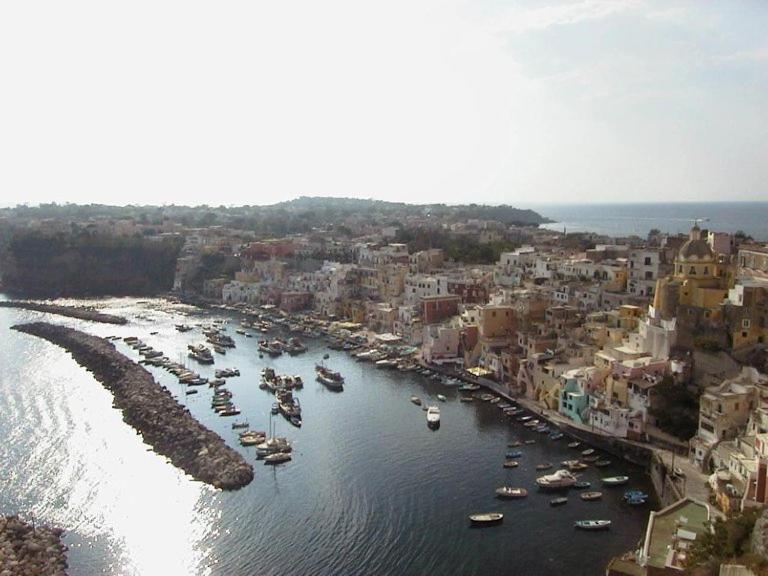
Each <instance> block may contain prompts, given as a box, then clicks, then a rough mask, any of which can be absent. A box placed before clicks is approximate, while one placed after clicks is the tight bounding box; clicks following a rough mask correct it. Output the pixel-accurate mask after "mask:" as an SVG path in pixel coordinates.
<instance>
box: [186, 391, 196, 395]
mask: <svg viewBox="0 0 768 576" xmlns="http://www.w3.org/2000/svg"><path fill="white" fill-rule="evenodd" d="M184 394H186V395H187V396H191V395H192V394H197V390H187V391H186V392H184Z"/></svg>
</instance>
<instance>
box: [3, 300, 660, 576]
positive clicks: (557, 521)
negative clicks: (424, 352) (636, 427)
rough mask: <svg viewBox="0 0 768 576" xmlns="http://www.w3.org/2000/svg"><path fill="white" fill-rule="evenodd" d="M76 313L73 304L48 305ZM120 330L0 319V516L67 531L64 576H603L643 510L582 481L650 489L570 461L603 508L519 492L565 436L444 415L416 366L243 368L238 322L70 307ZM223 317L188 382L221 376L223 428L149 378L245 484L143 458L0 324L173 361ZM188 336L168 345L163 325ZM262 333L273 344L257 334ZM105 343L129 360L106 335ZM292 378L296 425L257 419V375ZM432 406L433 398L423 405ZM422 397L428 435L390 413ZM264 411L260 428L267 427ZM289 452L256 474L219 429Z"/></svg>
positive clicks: (481, 408) (614, 468) (205, 401)
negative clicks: (331, 376)
mask: <svg viewBox="0 0 768 576" xmlns="http://www.w3.org/2000/svg"><path fill="white" fill-rule="evenodd" d="M65 303H70V304H82V303H83V301H73V302H65ZM87 303H88V304H92V305H95V306H97V307H98V308H100V309H101V310H102V311H105V312H110V313H114V314H121V315H123V316H126V317H127V318H128V319H129V323H128V324H127V325H125V326H112V325H106V324H97V323H93V322H88V321H82V320H76V319H70V318H63V317H60V316H53V315H49V314H43V313H39V312H32V311H25V310H14V309H9V308H2V309H0V333H2V344H0V365H1V366H2V367H3V370H2V372H0V435H1V436H2V438H3V442H2V443H0V463H1V464H0V470H2V474H1V475H0V513H3V514H17V513H18V514H20V515H21V516H22V517H24V518H26V519H27V520H30V521H35V522H37V523H46V524H51V525H55V526H60V527H62V528H64V529H65V530H66V535H65V543H66V545H67V546H69V565H70V568H69V574H70V575H71V576H97V575H105V574H107V575H119V576H128V575H131V576H133V575H141V576H155V575H157V576H160V575H162V576H204V575H222V576H223V575H227V576H241V575H242V576H250V575H279V576H290V575H297V576H299V575H301V576H311V575H317V576H321V575H323V576H325V575H327V576H339V575H342V576H346V575H350V576H351V575H382V576H384V575H392V576H395V575H417V574H461V575H499V574H521V575H522V574H525V575H532V576H536V575H541V576H550V575H551V576H554V575H562V574H569V575H574V576H579V575H585V576H586V575H589V576H592V575H596V574H602V573H603V568H604V566H605V564H606V563H607V562H608V561H609V559H610V558H611V557H612V556H614V555H617V554H621V553H624V552H626V551H628V550H631V549H633V548H634V547H635V546H636V545H637V543H638V541H639V540H640V539H641V537H642V534H643V530H644V527H645V525H646V522H647V520H648V514H649V508H647V507H640V508H637V507H630V506H628V505H627V504H626V503H624V502H623V499H622V494H623V492H624V488H615V489H610V488H608V489H605V488H600V478H601V477H602V476H615V475H623V474H626V475H629V476H630V478H631V481H630V484H629V486H628V487H629V488H634V489H640V490H645V491H650V490H651V485H650V482H649V479H648V477H647V476H646V475H645V474H644V472H643V471H642V470H641V469H639V468H637V467H635V466H633V465H631V464H628V463H624V462H620V461H617V460H616V459H615V458H612V460H613V461H614V462H613V463H612V464H611V465H610V466H609V467H608V468H605V469H597V468H589V469H587V470H585V471H584V472H583V474H582V478H583V479H584V480H588V481H590V482H592V484H593V486H594V487H595V488H597V489H602V490H603V492H604V496H603V499H602V500H599V501H595V502H584V501H582V500H580V499H579V498H578V496H577V495H576V494H573V493H572V494H571V495H570V498H569V501H568V503H567V504H566V505H565V506H561V507H556V508H553V507H551V506H550V505H549V500H550V498H552V496H551V495H550V494H546V493H541V492H539V491H538V490H537V489H536V485H535V479H536V477H537V476H540V475H541V474H543V472H539V471H536V469H535V466H536V465H537V464H541V463H545V462H550V463H553V465H554V467H553V468H552V470H554V469H556V468H557V465H558V463H559V462H561V461H562V460H566V459H572V458H576V457H578V452H577V451H576V450H573V449H569V448H568V447H567V446H566V442H567V440H565V439H563V440H560V441H552V440H550V439H549V438H548V437H547V435H545V434H539V433H536V432H535V431H530V430H529V429H527V428H524V427H523V426H522V424H521V423H519V422H517V421H515V420H514V419H509V418H506V417H504V416H503V415H502V413H501V411H500V410H499V409H498V408H497V407H496V406H494V405H491V404H487V403H483V402H478V401H475V402H472V403H461V402H459V401H458V397H459V395H460V393H459V391H458V390H457V389H456V388H455V387H449V386H445V385H443V384H442V383H438V382H435V381H433V380H430V379H428V378H425V377H423V376H421V375H419V374H416V373H409V372H398V371H397V370H394V371H390V370H383V369H377V368H376V367H375V366H373V365H372V364H369V363H363V362H357V361H355V360H354V359H353V358H352V357H350V356H349V355H348V354H347V353H346V352H343V351H333V350H330V349H329V348H328V347H327V345H326V342H324V341H323V340H321V339H309V340H308V341H307V343H308V346H309V350H308V352H306V353H305V354H303V355H300V356H294V357H291V356H281V357H278V358H269V357H266V356H265V357H263V358H262V357H260V356H259V353H258V349H257V340H258V337H257V336H254V337H252V338H248V337H246V336H244V335H241V334H237V333H236V332H235V329H236V328H238V327H239V320H240V319H239V318H238V317H237V316H236V315H234V314H231V313H228V312H224V311H216V312H207V311H201V310H199V309H196V308H192V307H188V306H183V305H176V304H170V303H168V302H166V301H164V300H137V299H107V300H96V301H89V302H87ZM216 319H222V320H227V321H228V325H227V326H228V334H230V335H231V336H232V337H233V338H234V339H235V341H236V344H237V347H236V348H235V349H232V350H229V351H228V352H227V354H226V355H225V356H221V355H216V363H215V364H214V365H213V366H202V365H200V366H198V365H194V368H195V370H197V371H199V372H200V373H201V374H202V375H204V376H212V375H213V371H214V369H216V368H223V367H237V368H239V370H240V372H241V376H240V377H237V378H232V379H230V380H229V381H228V383H227V387H228V388H229V389H230V390H231V391H232V392H233V398H234V402H235V404H236V405H237V406H238V407H239V408H240V409H241V410H242V416H240V417H236V418H234V419H232V418H221V417H218V416H217V415H216V414H215V413H214V412H213V411H212V409H211V405H210V400H211V391H210V389H209V388H208V387H200V388H198V390H199V393H198V394H197V395H194V396H187V395H185V393H184V388H183V386H182V385H180V384H179V383H178V382H177V380H176V379H175V378H174V377H173V376H171V375H170V374H169V373H167V372H166V371H164V370H162V369H159V368H150V371H151V372H152V373H153V374H154V375H155V377H156V379H157V380H158V381H159V382H160V383H162V384H163V385H165V386H167V387H168V389H169V390H171V392H172V393H173V394H174V395H176V397H177V399H178V401H179V402H181V403H182V404H184V405H186V407H187V408H188V409H189V411H190V412H191V413H192V415H194V416H195V417H196V418H198V419H199V420H200V421H201V422H202V423H203V424H204V425H206V426H208V427H209V428H211V429H212V430H214V431H216V432H217V433H218V434H220V435H221V436H222V438H224V440H225V441H226V442H227V443H228V444H230V445H232V446H233V447H234V448H235V449H237V450H239V451H240V452H241V453H242V454H243V455H244V456H245V457H246V458H247V459H248V461H250V462H252V463H253V465H254V467H255V479H254V480H253V482H252V483H251V484H249V485H248V486H246V487H244V488H242V489H240V490H236V491H232V492H222V491H219V490H215V489H213V488H212V487H210V486H207V485H205V484H202V483H200V482H197V481H195V480H193V479H192V478H190V477H189V476H187V475H185V474H184V473H183V472H182V471H180V470H179V469H177V468H175V467H174V466H173V465H171V464H170V463H169V462H167V461H166V459H165V458H163V457H162V456H159V455H157V454H155V453H154V452H152V450H151V449H150V447H149V446H147V445H146V444H145V443H144V442H143V441H142V438H141V436H140V435H139V434H138V433H137V432H136V431H135V430H134V429H132V428H131V427H130V426H128V425H127V424H125V423H124V422H123V420H122V418H121V414H120V412H119V411H118V410H116V409H115V408H113V406H112V396H111V394H110V393H109V392H108V391H107V390H106V389H105V388H103V387H102V385H101V384H100V383H99V382H97V381H96V380H95V379H94V378H93V376H92V375H91V374H90V373H89V372H87V371H86V370H85V369H84V368H82V367H80V366H79V365H78V364H76V363H75V361H74V360H73V359H72V358H71V356H70V355H69V354H68V353H67V352H65V351H64V350H63V349H61V348H59V347H57V346H55V345H53V344H51V343H49V342H47V341H44V340H41V339H38V338H35V337H33V336H30V335H26V334H21V333H18V332H16V331H12V330H10V328H11V326H13V325H14V324H17V323H22V322H30V321H37V320H45V321H50V322H54V323H59V324H64V325H67V326H71V327H75V328H78V329H81V330H85V331H87V332H90V333H93V334H97V335H100V336H109V335H115V336H119V337H125V336H129V335H131V336H138V337H139V338H141V339H142V340H144V341H145V342H146V343H148V344H150V345H151V346H153V347H155V348H156V349H158V350H162V351H163V352H164V353H165V354H166V355H167V356H168V357H170V358H172V359H175V360H179V361H181V362H189V363H190V365H192V361H191V360H190V359H188V358H187V356H186V348H187V345H188V344H192V343H201V342H203V335H202V334H201V331H200V327H199V325H200V324H203V323H208V322H211V321H213V320H216ZM182 322H185V323H188V324H192V325H196V326H197V327H196V328H195V330H193V331H192V332H188V333H183V334H182V333H179V332H178V331H177V330H175V329H174V325H175V324H177V323H182ZM274 335H276V334H274ZM116 346H117V348H118V349H119V350H121V351H122V352H124V353H125V354H126V355H128V356H129V357H131V358H133V359H135V360H138V359H139V358H140V357H139V356H138V355H137V353H136V352H135V351H133V350H132V349H130V348H129V347H127V346H126V345H125V344H124V343H123V342H122V341H119V340H118V341H116ZM326 354H328V355H329V357H328V359H327V360H326V362H327V364H328V366H329V367H331V368H332V369H334V370H338V371H340V372H341V373H342V374H343V375H344V376H345V378H346V382H347V383H346V385H345V387H344V391H343V392H341V393H335V392H332V391H330V390H328V389H326V388H325V387H324V386H322V385H321V384H319V383H318V382H316V381H315V379H314V366H315V363H316V362H318V361H321V360H322V359H323V356H324V355H326ZM267 366H270V367H273V368H274V369H275V370H276V371H277V372H278V373H283V374H298V375H301V377H302V378H303V380H304V382H305V386H304V388H303V389H302V390H301V391H299V392H298V396H299V398H300V400H301V404H302V408H303V418H304V424H303V426H302V427H301V428H294V427H293V426H291V425H290V424H289V423H288V422H286V421H285V420H284V419H283V418H282V417H281V416H276V417H271V415H270V407H271V406H272V403H273V401H274V398H273V396H272V395H271V394H269V393H268V392H267V391H265V390H261V389H260V388H259V386H258V385H259V381H260V373H261V371H262V369H263V368H264V367H267ZM437 394H443V395H445V396H446V397H447V401H446V402H438V399H437ZM412 395H416V396H418V397H420V398H421V399H422V400H423V401H424V403H425V404H439V405H440V408H441V412H442V417H441V426H440V428H439V429H437V430H431V429H429V428H428V427H427V424H426V418H425V412H424V411H422V409H421V408H420V407H418V406H415V405H414V404H413V403H411V401H410V400H409V399H410V397H411V396H412ZM271 418H272V419H271ZM242 419H246V420H247V421H248V422H249V424H250V427H251V428H253V429H260V430H265V431H266V430H268V429H269V427H270V424H271V425H272V426H274V427H275V429H276V432H277V434H278V435H285V436H288V437H289V438H290V439H291V440H292V441H293V442H294V447H295V450H294V453H293V459H292V460H291V461H290V462H288V463H285V464H282V465H279V466H275V467H269V466H265V465H263V464H262V462H261V461H258V460H256V457H255V453H254V449H253V448H245V447H242V446H240V445H239V443H238V442H237V434H236V431H234V430H232V428H231V424H232V422H233V420H242ZM513 440H533V441H534V442H535V443H533V444H530V445H523V446H522V447H521V448H519V450H521V451H522V452H523V454H522V456H521V457H520V458H519V461H520V466H519V467H518V468H516V469H504V468H503V467H502V462H503V461H504V459H505V453H506V452H507V451H508V450H509V448H508V447H507V444H508V443H509V442H511V441H513ZM504 485H508V486H515V487H523V488H526V489H527V490H528V492H529V494H528V497H527V498H524V499H521V500H511V501H501V500H497V499H496V498H495V495H494V490H495V489H496V488H497V487H499V486H504ZM489 511H500V512H503V513H504V514H505V518H504V521H503V523H502V524H501V525H499V526H495V527H489V528H480V529H478V528H472V527H470V523H469V521H468V515H469V514H472V513H476V512H489ZM582 519H609V520H611V521H612V523H613V525H612V527H611V530H610V531H607V532H595V533H590V532H580V531H577V530H575V529H574V527H573V523H574V521H576V520H582Z"/></svg>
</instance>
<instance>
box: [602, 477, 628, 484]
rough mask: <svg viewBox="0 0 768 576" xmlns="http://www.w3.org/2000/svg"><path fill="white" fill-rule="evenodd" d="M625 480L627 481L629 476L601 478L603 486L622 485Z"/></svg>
mask: <svg viewBox="0 0 768 576" xmlns="http://www.w3.org/2000/svg"><path fill="white" fill-rule="evenodd" d="M627 482H629V476H610V477H608V478H603V479H602V483H603V486H623V485H624V484H626V483H627Z"/></svg>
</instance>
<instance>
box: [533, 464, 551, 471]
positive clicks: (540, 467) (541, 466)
mask: <svg viewBox="0 0 768 576" xmlns="http://www.w3.org/2000/svg"><path fill="white" fill-rule="evenodd" d="M550 468H552V463H551V462H544V463H543V464H536V470H549V469H550Z"/></svg>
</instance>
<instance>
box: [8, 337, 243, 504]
mask: <svg viewBox="0 0 768 576" xmlns="http://www.w3.org/2000/svg"><path fill="white" fill-rule="evenodd" d="M13 329H14V330H18V331H19V332H24V333H26V334H32V335H34V336H38V337H40V338H44V339H46V340H48V341H50V342H53V343H54V344H57V345H58V346H61V347H62V348H64V349H66V350H67V351H69V352H70V353H71V354H72V356H73V357H74V359H75V361H77V363H78V364H80V365H81V366H84V367H85V368H87V369H88V370H89V371H90V372H92V373H93V375H94V376H95V377H96V379H97V380H98V381H99V382H101V383H102V384H103V385H104V387H105V388H107V389H108V390H109V391H111V392H112V394H113V396H114V402H113V405H114V406H115V407H116V408H118V409H120V410H121V411H122V413H123V420H124V421H125V422H126V423H128V424H130V425H131V426H133V427H134V428H135V429H136V430H138V431H139V432H140V433H141V435H142V437H143V438H144V441H145V442H146V443H147V444H149V445H150V446H152V448H153V449H154V451H155V452H157V453H158V454H162V455H163V456H166V457H167V458H168V459H169V460H170V461H171V462H172V463H173V464H174V465H175V466H177V467H179V468H181V469H182V470H184V472H186V473H187V474H189V475H190V476H192V477H193V478H195V479H196V480H200V481H202V482H206V483H208V484H211V485H213V486H215V487H216V488H222V489H224V490H235V489H237V488H241V487H243V486H245V485H246V484H248V483H249V482H250V481H251V480H253V467H252V466H251V465H250V464H248V462H246V461H245V459H244V458H243V456H242V455H241V454H240V453H239V452H237V451H236V450H234V449H232V448H230V447H229V446H227V445H226V444H225V443H224V440H223V439H222V438H221V436H219V435H218V434H216V433H215V432H213V431H211V430H209V429H208V428H206V427H205V426H203V425H202V424H200V423H199V422H198V421H197V420H195V418H194V417H192V415H191V414H190V413H189V411H188V410H187V409H186V408H184V407H183V406H181V405H180V404H179V403H178V402H176V400H175V399H174V398H173V396H172V395H171V393H170V392H169V391H168V389H167V388H165V387H164V386H161V385H160V384H158V383H157V382H155V379H154V378H153V377H152V374H150V373H149V372H148V371H147V370H145V369H144V368H143V367H142V366H139V365H138V364H136V363H135V362H133V361H132V360H130V359H129V358H127V357H126V356H124V355H123V354H121V353H120V352H118V351H117V350H116V349H115V347H114V345H113V344H112V342H110V341H109V340H105V339H104V338H99V337H97V336H92V335H91V334H86V333H85V332H81V331H79V330H73V329H72V328H67V327H65V326H58V325H55V324H49V323H46V322H33V323H30V324H20V325H17V326H14V327H13Z"/></svg>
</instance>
